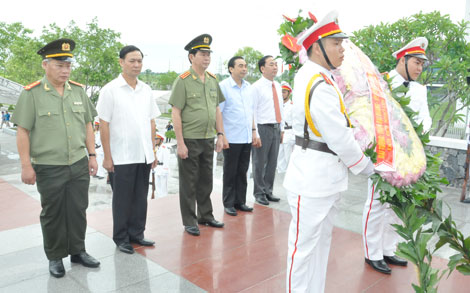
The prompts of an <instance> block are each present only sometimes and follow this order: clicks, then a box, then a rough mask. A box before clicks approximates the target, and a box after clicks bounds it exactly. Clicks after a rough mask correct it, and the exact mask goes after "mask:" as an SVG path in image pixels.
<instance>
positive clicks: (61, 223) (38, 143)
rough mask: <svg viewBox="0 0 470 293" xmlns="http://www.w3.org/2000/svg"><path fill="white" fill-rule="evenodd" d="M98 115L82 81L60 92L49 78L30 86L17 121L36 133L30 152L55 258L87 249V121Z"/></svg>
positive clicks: (47, 239) (46, 235)
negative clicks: (85, 241)
mask: <svg viewBox="0 0 470 293" xmlns="http://www.w3.org/2000/svg"><path fill="white" fill-rule="evenodd" d="M96 115H97V113H96V110H95V108H94V106H93V104H92V103H91V101H90V99H89V98H88V97H87V95H86V94H85V91H84V90H83V88H82V86H81V85H80V84H77V83H75V82H72V81H68V82H66V83H65V86H64V94H63V96H60V95H59V93H58V92H57V91H56V90H55V88H54V87H53V86H52V85H51V84H50V83H49V81H48V80H47V78H46V77H44V78H43V79H42V80H40V81H37V82H35V83H33V84H31V85H29V86H26V87H25V90H23V92H22V93H21V95H20V98H19V100H18V103H17V105H16V109H15V112H14V115H13V119H12V120H13V122H14V123H15V124H18V125H19V126H21V127H22V128H25V129H26V130H28V131H29V132H30V156H31V161H32V164H33V168H34V170H35V172H36V178H37V186H38V191H39V193H40V194H41V206H42V211H41V216H40V219H41V227H42V232H43V238H44V250H45V252H46V255H47V258H48V259H49V260H55V259H60V258H63V257H66V256H67V255H69V254H70V255H74V254H77V253H79V252H80V251H84V250H85V244H84V240H85V231H86V214H85V211H86V208H87V207H88V186H89V182H90V176H89V174H88V158H87V156H86V154H87V153H86V145H85V141H86V125H87V123H91V122H92V121H93V118H94V117H95V116H96Z"/></svg>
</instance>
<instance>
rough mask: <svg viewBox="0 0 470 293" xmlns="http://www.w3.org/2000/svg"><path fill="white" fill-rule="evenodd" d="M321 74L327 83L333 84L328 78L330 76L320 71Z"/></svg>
mask: <svg viewBox="0 0 470 293" xmlns="http://www.w3.org/2000/svg"><path fill="white" fill-rule="evenodd" d="M320 74H321V76H322V77H323V79H324V80H325V82H326V83H327V84H329V85H333V82H332V81H331V80H330V79H329V78H328V76H326V74H324V73H323V72H320Z"/></svg>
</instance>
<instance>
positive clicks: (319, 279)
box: [286, 192, 340, 293]
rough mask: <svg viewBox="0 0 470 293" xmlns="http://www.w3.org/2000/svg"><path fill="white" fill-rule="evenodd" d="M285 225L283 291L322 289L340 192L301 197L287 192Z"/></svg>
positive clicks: (313, 292) (322, 290) (319, 292)
mask: <svg viewBox="0 0 470 293" xmlns="http://www.w3.org/2000/svg"><path fill="white" fill-rule="evenodd" d="M287 199H288V201H289V205H290V208H291V214H292V220H291V223H290V227H289V240H288V247H289V248H288V253H287V280H286V291H287V292H288V293H290V292H311V293H323V292H324V291H325V280H326V269H327V266H328V255H329V253H330V244H331V233H332V230H333V220H334V217H335V215H336V213H337V211H338V203H339V199H340V194H339V193H336V194H333V195H330V196H327V197H317V198H312V197H305V196H301V195H297V194H294V193H292V192H288V195H287Z"/></svg>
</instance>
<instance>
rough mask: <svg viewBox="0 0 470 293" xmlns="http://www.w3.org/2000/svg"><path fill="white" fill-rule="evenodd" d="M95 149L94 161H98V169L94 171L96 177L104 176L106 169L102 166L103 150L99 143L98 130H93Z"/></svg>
mask: <svg viewBox="0 0 470 293" xmlns="http://www.w3.org/2000/svg"><path fill="white" fill-rule="evenodd" d="M95 151H96V163H98V171H97V172H96V176H98V177H106V174H107V172H106V169H105V168H104V167H103V161H104V151H103V146H102V145H101V136H100V131H99V130H98V131H96V132H95Z"/></svg>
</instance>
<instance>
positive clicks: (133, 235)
mask: <svg viewBox="0 0 470 293" xmlns="http://www.w3.org/2000/svg"><path fill="white" fill-rule="evenodd" d="M142 59H143V54H142V52H141V51H140V50H139V48H137V47H135V46H125V47H124V48H122V49H121V51H120V53H119V64H120V65H121V68H122V74H120V75H119V76H118V77H117V78H116V79H114V80H113V81H111V82H110V83H108V84H107V85H105V86H104V87H103V89H102V90H101V93H100V97H99V100H98V106H97V110H98V115H99V118H100V125H101V143H102V146H103V151H104V161H103V167H104V168H105V169H106V170H108V172H109V173H110V175H109V178H110V181H111V187H112V189H113V223H114V226H113V240H114V242H115V243H116V245H117V246H118V248H119V250H121V251H122V252H125V253H129V254H132V253H134V248H133V247H132V245H131V244H130V242H133V243H137V244H140V245H143V246H152V245H154V243H155V242H154V241H151V240H147V239H145V238H144V230H145V223H146V220H147V194H148V188H149V176H150V168H154V167H155V165H156V164H157V160H156V158H155V153H154V145H155V135H154V134H155V120H154V118H156V117H157V116H159V115H160V111H159V110H158V108H157V105H156V103H155V101H154V100H153V97H152V91H151V89H150V87H149V86H148V85H146V84H145V83H143V82H142V81H140V80H138V79H137V76H139V74H140V72H141V70H142Z"/></svg>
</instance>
